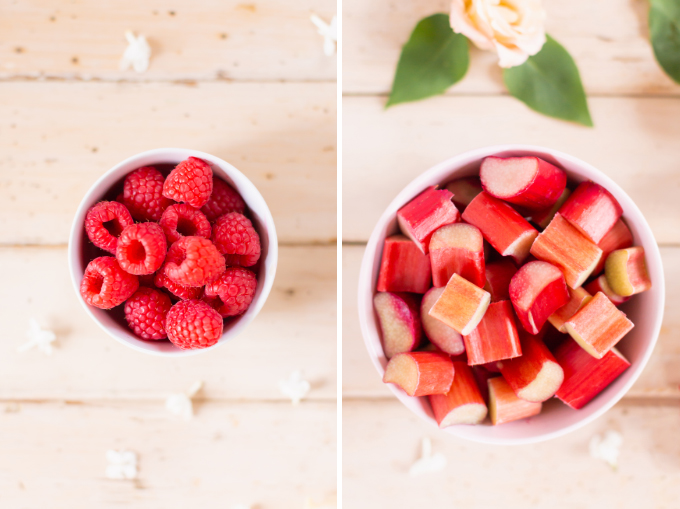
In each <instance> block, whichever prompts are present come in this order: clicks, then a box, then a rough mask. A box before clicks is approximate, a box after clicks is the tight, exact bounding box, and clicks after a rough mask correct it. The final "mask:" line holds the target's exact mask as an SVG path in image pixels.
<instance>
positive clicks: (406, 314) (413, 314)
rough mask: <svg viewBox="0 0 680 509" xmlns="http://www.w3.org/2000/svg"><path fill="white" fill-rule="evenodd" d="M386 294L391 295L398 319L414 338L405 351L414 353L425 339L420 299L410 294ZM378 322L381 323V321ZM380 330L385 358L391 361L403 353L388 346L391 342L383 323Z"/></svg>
mask: <svg viewBox="0 0 680 509" xmlns="http://www.w3.org/2000/svg"><path fill="white" fill-rule="evenodd" d="M386 293H389V294H390V295H391V297H392V303H393V305H394V306H395V308H396V310H397V312H396V315H397V319H398V320H401V322H402V323H405V324H407V326H408V329H409V331H410V333H411V337H412V338H413V342H412V343H411V345H410V346H409V347H408V348H407V349H406V350H404V351H405V352H410V351H413V350H415V349H416V348H418V346H420V342H421V340H422V338H423V325H422V322H421V320H420V299H419V298H417V297H416V296H415V295H412V294H409V293H392V292H386ZM378 321H379V322H380V319H379V320H378ZM380 330H381V332H382V334H381V336H382V340H383V350H384V352H385V356H386V357H387V358H388V359H389V358H390V357H392V356H394V355H396V354H398V353H403V352H400V351H393V350H392V348H390V347H389V346H388V344H387V342H388V341H389V338H386V334H385V330H384V328H383V325H382V323H380Z"/></svg>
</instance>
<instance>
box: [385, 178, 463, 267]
mask: <svg viewBox="0 0 680 509" xmlns="http://www.w3.org/2000/svg"><path fill="white" fill-rule="evenodd" d="M452 196H453V194H452V193H451V191H448V190H446V189H439V190H438V189H436V188H435V187H434V186H430V187H428V188H427V189H426V190H425V191H423V192H422V193H420V194H419V195H418V196H416V197H415V198H414V199H413V200H411V201H410V202H408V203H407V204H406V205H404V206H403V207H402V208H400V209H399V210H398V211H397V221H398V222H399V228H400V229H401V231H402V233H403V234H404V235H406V236H407V237H409V238H410V239H411V240H412V241H413V242H415V243H416V245H417V246H418V249H420V250H421V251H422V252H423V253H425V254H427V250H428V246H429V244H430V237H432V234H433V233H434V232H435V230H436V229H437V228H439V227H441V226H444V225H445V224H451V223H455V222H456V221H458V220H459V218H460V213H459V212H458V209H457V208H456V206H455V205H454V204H453V202H452V201H451V197H452Z"/></svg>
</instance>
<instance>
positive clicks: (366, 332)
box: [357, 144, 665, 445]
mask: <svg viewBox="0 0 680 509" xmlns="http://www.w3.org/2000/svg"><path fill="white" fill-rule="evenodd" d="M503 152H525V153H531V154H535V155H536V156H537V157H545V155H549V156H550V157H552V158H554V159H561V160H564V161H568V162H569V163H570V164H573V165H575V166H578V167H580V168H583V169H585V170H587V172H588V173H592V174H593V175H596V176H597V183H599V184H600V185H602V186H604V187H605V188H607V190H609V191H610V192H612V194H615V195H616V198H617V200H618V201H619V202H623V203H622V206H623V208H624V210H627V211H628V214H627V215H628V216H630V215H631V213H632V215H636V216H637V218H636V224H638V225H640V231H639V232H638V233H639V235H640V237H645V238H647V240H649V239H651V241H652V243H651V245H653V249H651V250H650V251H647V248H648V246H647V245H646V246H645V251H646V255H647V257H648V264H647V265H648V268H649V267H652V268H651V269H649V270H650V272H652V271H653V272H655V276H656V277H655V279H654V287H653V290H650V291H654V292H656V294H657V296H658V299H659V306H658V308H657V311H656V316H655V317H654V323H653V327H652V337H651V340H650V342H649V344H648V345H647V347H646V349H645V351H644V353H643V354H642V356H641V358H640V359H639V361H638V363H637V365H635V366H633V365H631V367H630V368H629V370H631V371H630V372H631V373H632V374H631V375H629V376H630V378H629V379H628V380H627V382H626V383H625V384H624V385H623V386H622V387H621V388H620V389H619V390H618V392H616V393H615V394H614V395H613V396H611V397H610V399H608V400H607V401H606V402H605V403H604V404H602V406H601V407H600V408H598V409H597V410H595V411H593V412H591V413H589V414H588V415H584V417H583V418H581V419H579V420H578V421H576V422H574V423H572V424H570V425H566V426H563V427H560V428H558V429H556V430H554V431H548V432H543V433H537V434H536V435H532V436H526V437H517V438H505V437H491V436H490V437H481V436H477V435H470V434H468V433H465V431H464V430H465V428H471V426H465V425H459V426H449V427H447V428H439V426H438V425H437V423H436V421H435V420H434V419H433V418H432V417H431V416H430V415H428V414H427V412H426V411H425V410H424V405H425V404H424V403H423V402H422V401H421V400H420V398H413V397H410V396H408V395H407V394H406V393H405V392H404V391H402V390H401V389H399V388H397V387H396V386H394V384H387V385H388V387H389V389H390V390H391V391H392V393H393V394H394V395H395V396H396V397H397V398H398V399H399V400H400V401H401V402H402V403H403V404H404V405H405V406H406V407H407V408H409V409H410V410H411V411H412V412H413V413H415V414H417V415H418V416H419V417H420V418H421V419H424V420H426V421H427V422H429V423H430V424H431V425H434V426H435V428H436V429H438V430H441V431H444V432H447V433H448V434H451V435H455V436H457V437H460V438H465V439H467V440H470V441H473V442H478V443H486V444H497V445H521V444H529V443H537V442H542V441H546V440H550V439H552V438H557V437H560V436H563V435H566V434H567V433H570V432H572V431H575V430H577V429H579V428H581V427H583V426H586V425H587V424H589V423H591V422H593V421H594V420H595V419H597V418H598V417H600V416H602V415H603V414H604V413H605V412H607V411H608V410H609V409H610V408H611V407H613V406H614V405H615V404H616V403H617V402H618V401H620V400H621V398H622V397H623V396H624V395H625V394H626V393H627V392H628V391H629V390H630V388H631V387H632V385H633V384H634V383H635V382H636V381H637V379H638V378H639V376H640V374H641V373H642V370H643V369H644V368H645V366H646V365H647V363H648V361H649V358H650V357H651V355H652V352H653V350H654V347H655V346H656V343H657V341H658V338H659V333H660V330H661V324H662V320H663V314H664V307H665V280H664V273H663V264H662V260H661V254H660V252H659V247H658V244H657V242H656V240H655V238H654V234H653V232H652V230H651V228H650V227H649V224H648V223H647V220H646V219H645V217H644V215H643V214H642V212H641V211H640V209H639V208H638V207H637V205H636V204H635V202H633V200H632V199H631V198H630V197H629V196H628V194H627V193H626V192H625V191H624V190H623V189H622V188H621V187H620V186H619V185H618V184H616V182H615V181H614V180H612V179H611V178H610V177H609V176H607V175H606V174H604V173H603V172H602V171H600V170H598V169H597V168H595V167H594V166H593V165H591V164H589V163H587V162H585V161H583V160H581V159H579V158H577V157H574V156H571V155H569V154H566V153H564V152H562V151H559V150H554V149H551V148H547V147H543V146H538V145H529V144H501V145H492V146H486V147H481V148H477V149H473V150H469V151H465V152H463V153H461V154H458V155H456V156H454V157H451V158H449V159H446V160H445V161H442V162H440V163H437V164H435V165H434V166H432V167H430V168H429V169H428V170H427V171H425V172H423V173H421V174H420V175H418V176H416V177H415V178H414V179H413V180H412V181H411V182H409V183H408V184H407V185H406V186H405V187H404V188H403V189H402V190H401V191H400V192H399V193H398V194H397V196H396V197H395V198H394V199H393V200H392V201H391V202H390V204H389V205H388V206H387V208H386V209H385V211H384V212H383V214H382V215H381V216H380V219H379V220H378V222H377V223H376V225H375V227H374V229H373V231H372V232H371V236H370V237H369V240H368V243H367V244H366V249H365V251H364V255H363V257H362V261H361V269H360V272H359V281H358V302H357V308H358V309H357V311H358V313H359V322H360V327H361V332H362V337H363V340H364V344H365V346H366V349H367V351H368V354H369V357H370V358H371V362H372V363H373V365H374V366H375V368H376V370H377V371H378V374H379V375H380V377H381V379H382V376H383V374H384V372H385V369H384V367H383V365H382V364H381V362H380V358H379V357H380V355H384V352H382V351H381V352H376V351H375V348H374V345H375V343H374V342H372V341H371V340H370V339H369V338H371V337H372V336H373V335H374V334H375V335H378V340H379V341H378V344H380V342H381V341H380V335H379V333H378V331H377V330H376V328H375V327H373V328H372V326H371V324H370V323H369V322H370V321H371V319H372V320H373V322H374V323H375V318H374V317H370V318H369V317H368V316H367V315H368V311H367V310H369V309H370V313H373V304H372V299H373V295H374V293H375V288H374V286H375V285H374V284H373V281H372V279H373V277H372V272H373V267H374V263H375V259H376V257H377V256H378V255H379V253H380V252H381V251H382V246H380V245H379V242H380V241H381V239H383V238H384V236H385V234H386V229H387V225H388V224H389V222H390V221H391V220H393V219H394V216H395V214H396V210H397V209H398V208H399V207H401V206H403V205H404V204H405V203H406V202H407V201H409V200H410V199H412V198H413V197H415V196H416V195H417V194H418V193H419V192H422V190H423V189H424V188H425V187H427V186H428V185H433V184H432V183H431V182H430V181H431V180H432V179H433V175H438V174H439V173H441V172H443V171H445V170H446V169H449V176H448V177H443V178H441V179H440V180H439V181H438V182H442V181H445V179H446V178H449V179H451V178H453V175H450V174H451V173H455V172H459V171H460V170H461V169H463V168H464V166H465V165H466V164H467V165H468V166H469V165H471V164H474V163H475V162H477V161H480V160H481V159H482V158H484V157H486V156H490V155H495V154H498V153H503ZM463 176H465V175H462V174H461V175H460V177H463ZM414 189H415V191H414ZM638 219H639V221H638ZM641 243H642V242H641ZM648 243H649V242H648ZM381 349H382V347H381ZM605 390H606V389H605ZM553 399H554V398H551V399H550V400H548V401H552V400H553ZM519 422H521V421H519Z"/></svg>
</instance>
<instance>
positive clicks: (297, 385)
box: [279, 370, 311, 405]
mask: <svg viewBox="0 0 680 509" xmlns="http://www.w3.org/2000/svg"><path fill="white" fill-rule="evenodd" d="M310 389H311V384H310V383H309V382H308V381H307V380H304V379H303V378H302V371H300V370H297V371H293V372H292V373H291V374H290V376H289V377H288V379H286V380H281V381H280V382H279V390H280V391H281V393H282V394H283V395H284V396H287V397H289V398H290V400H291V401H292V402H293V405H297V404H298V403H300V401H302V399H303V398H304V397H305V396H306V395H307V393H308V392H309V390H310Z"/></svg>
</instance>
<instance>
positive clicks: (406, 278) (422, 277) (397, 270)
mask: <svg viewBox="0 0 680 509" xmlns="http://www.w3.org/2000/svg"><path fill="white" fill-rule="evenodd" d="M431 281H432V269H431V266H430V257H429V256H428V255H426V254H423V253H422V251H420V249H418V246H416V245H415V243H413V242H411V240H410V239H408V238H407V237H405V236H404V235H393V236H391V237H387V238H386V239H385V245H384V247H383V252H382V261H381V262H380V275H379V276H378V286H377V290H378V291H379V292H411V293H425V292H426V291H427V290H428V288H430V283H431Z"/></svg>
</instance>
